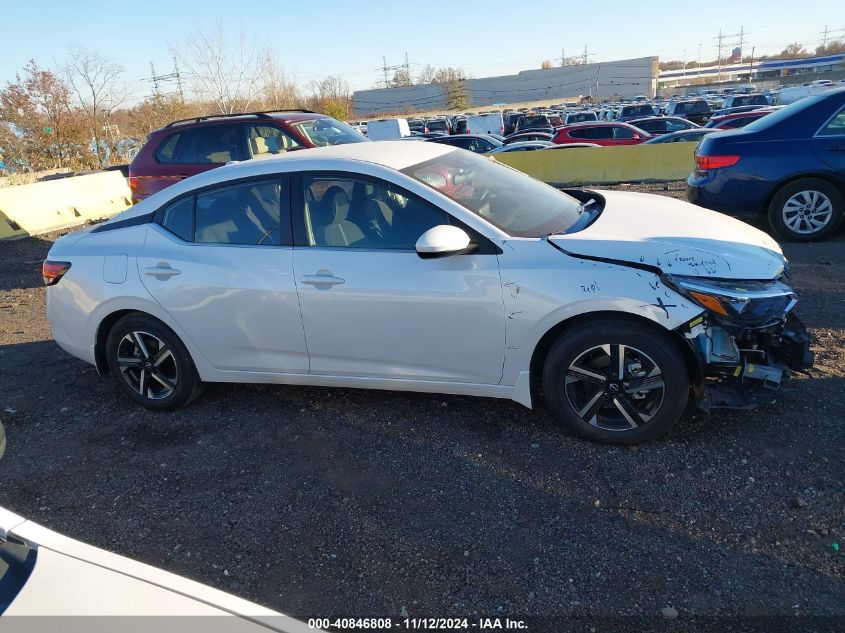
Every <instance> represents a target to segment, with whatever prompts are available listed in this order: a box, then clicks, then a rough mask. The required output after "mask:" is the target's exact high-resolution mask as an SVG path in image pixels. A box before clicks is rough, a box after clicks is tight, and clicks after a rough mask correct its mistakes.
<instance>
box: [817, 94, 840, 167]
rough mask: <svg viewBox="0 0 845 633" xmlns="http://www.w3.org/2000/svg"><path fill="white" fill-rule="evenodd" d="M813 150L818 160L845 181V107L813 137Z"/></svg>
mask: <svg viewBox="0 0 845 633" xmlns="http://www.w3.org/2000/svg"><path fill="white" fill-rule="evenodd" d="M813 149H814V150H815V152H816V155H817V156H818V158H819V160H821V161H822V162H823V163H825V164H826V165H828V166H830V167H832V168H833V169H835V170H836V171H837V172H839V177H840V178H841V179H842V180H843V181H845V107H843V108H841V109H840V110H839V112H837V113H836V114H835V115H834V116H833V117H831V119H830V120H829V121H828V122H827V123H825V124H824V125H823V126H822V128H821V129H820V130H819V131H818V132H817V133H816V134H815V136H813Z"/></svg>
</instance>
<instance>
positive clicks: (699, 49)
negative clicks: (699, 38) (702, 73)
mask: <svg viewBox="0 0 845 633" xmlns="http://www.w3.org/2000/svg"><path fill="white" fill-rule="evenodd" d="M698 67H699V68H701V43H700V42H699V44H698Z"/></svg>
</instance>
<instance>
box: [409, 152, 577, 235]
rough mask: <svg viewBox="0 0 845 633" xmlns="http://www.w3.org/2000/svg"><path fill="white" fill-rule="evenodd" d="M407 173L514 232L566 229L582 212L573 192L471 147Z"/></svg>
mask: <svg viewBox="0 0 845 633" xmlns="http://www.w3.org/2000/svg"><path fill="white" fill-rule="evenodd" d="M402 173H404V174H406V175H408V176H410V177H411V178H414V179H416V180H418V181H419V182H421V183H423V184H424V185H427V186H429V187H431V188H432V189H436V190H437V191H439V192H440V193H442V194H444V195H445V196H447V197H449V198H451V199H452V200H454V201H455V202H457V203H458V204H460V205H461V206H463V207H465V208H466V209H468V210H470V211H472V212H473V213H475V214H476V215H478V216H479V217H481V218H483V219H485V220H486V221H487V222H489V223H490V224H492V225H493V226H495V227H497V228H499V229H501V230H502V231H504V232H505V233H507V234H508V235H512V236H514V237H543V236H545V235H548V234H550V233H564V232H566V231H567V230H568V229H569V228H571V227H572V225H573V224H575V222H576V221H577V220H578V218H579V216H580V214H581V210H580V206H579V202H578V201H577V200H576V199H575V198H573V197H572V196H569V195H567V194H565V193H563V192H562V191H559V190H557V189H555V188H554V187H550V186H549V185H547V184H545V183H542V182H540V181H539V180H535V179H534V178H531V177H530V176H528V175H526V174H524V173H522V172H521V171H517V170H515V169H511V168H510V167H506V166H504V165H502V164H501V163H497V162H496V161H494V160H493V159H490V158H484V157H482V156H479V155H477V154H472V153H470V152H463V151H454V152H449V153H448V154H443V155H442V156H438V157H437V158H434V159H432V160H429V161H426V162H424V163H420V164H418V165H412V166H411V167H407V168H405V169H403V170H402Z"/></svg>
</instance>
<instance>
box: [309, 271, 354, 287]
mask: <svg viewBox="0 0 845 633" xmlns="http://www.w3.org/2000/svg"><path fill="white" fill-rule="evenodd" d="M300 281H301V282H302V283H304V284H309V285H312V286H337V285H338V284H342V283H344V282H345V281H346V280H345V279H341V278H340V277H335V276H334V275H333V274H332V273H331V271H330V270H318V271H317V274H316V275H303V276H302V278H301V279H300Z"/></svg>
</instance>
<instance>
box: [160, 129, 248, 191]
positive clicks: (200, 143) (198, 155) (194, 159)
mask: <svg viewBox="0 0 845 633" xmlns="http://www.w3.org/2000/svg"><path fill="white" fill-rule="evenodd" d="M176 156H177V158H176V162H177V163H178V165H176V166H177V167H178V173H177V174H176V176H177V177H178V179H180V180H182V179H184V178H189V177H191V176H194V175H196V174H201V173H202V172H204V171H208V170H209V169H214V168H215V167H222V166H223V165H225V164H226V163H228V162H229V161H233V160H243V159H244V157H245V153H244V147H243V137H242V132H241V126H240V124H238V123H221V124H218V125H203V126H198V127H195V128H191V129H189V130H186V131H185V133H184V134H183V135H182V138H181V139H180V141H179V144H178V146H177V148H176Z"/></svg>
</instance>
